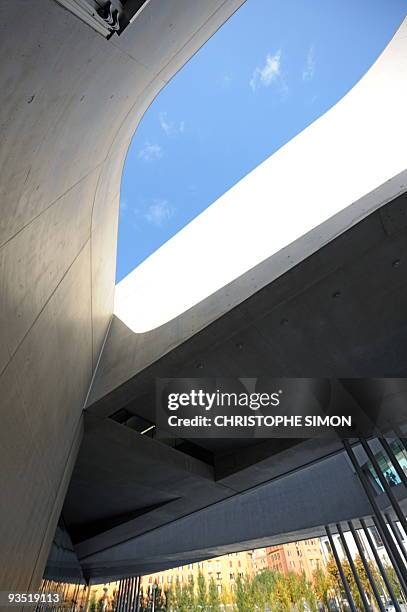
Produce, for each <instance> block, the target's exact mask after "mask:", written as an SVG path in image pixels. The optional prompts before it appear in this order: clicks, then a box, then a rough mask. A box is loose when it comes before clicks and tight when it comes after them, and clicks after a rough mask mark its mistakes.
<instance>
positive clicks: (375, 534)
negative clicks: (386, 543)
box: [369, 525, 383, 548]
mask: <svg viewBox="0 0 407 612" xmlns="http://www.w3.org/2000/svg"><path fill="white" fill-rule="evenodd" d="M369 531H370V533H371V534H372V536H373V541H374V543H375V546H376V548H381V547H382V546H383V540H382V538H381V537H380V534H379V532H378V531H377V528H376V527H375V526H374V525H372V526H371V527H369Z"/></svg>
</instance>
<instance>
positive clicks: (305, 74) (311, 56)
mask: <svg viewBox="0 0 407 612" xmlns="http://www.w3.org/2000/svg"><path fill="white" fill-rule="evenodd" d="M314 73H315V49H314V45H311V47H310V48H309V49H308V53H307V61H306V64H305V67H304V70H303V71H302V80H303V81H310V80H311V79H312V77H313V76H314Z"/></svg>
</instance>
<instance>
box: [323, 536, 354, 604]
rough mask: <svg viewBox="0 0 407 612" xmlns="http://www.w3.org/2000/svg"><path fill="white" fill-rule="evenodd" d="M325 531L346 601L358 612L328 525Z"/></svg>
mask: <svg viewBox="0 0 407 612" xmlns="http://www.w3.org/2000/svg"><path fill="white" fill-rule="evenodd" d="M325 531H326V535H327V536H328V540H329V544H330V545H331V550H332V554H333V556H334V559H335V563H336V567H337V568H338V572H339V576H340V577H341V581H342V584H343V588H344V589H345V593H346V599H347V600H348V603H349V607H350V609H351V610H352V612H357V610H356V606H355V602H354V601H353V597H352V593H351V591H350V588H349V584H348V581H347V580H346V576H345V574H344V572H343V568H342V565H341V560H340V559H339V555H338V551H337V550H336V548H335V543H334V540H333V537H332V534H331V530H330V529H329V526H328V525H325Z"/></svg>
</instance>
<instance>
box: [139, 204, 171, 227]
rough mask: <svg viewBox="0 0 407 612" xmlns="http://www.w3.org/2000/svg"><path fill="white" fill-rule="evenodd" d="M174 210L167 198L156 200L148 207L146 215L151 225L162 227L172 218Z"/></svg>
mask: <svg viewBox="0 0 407 612" xmlns="http://www.w3.org/2000/svg"><path fill="white" fill-rule="evenodd" d="M174 212H175V211H174V209H173V208H172V207H171V206H170V205H169V204H168V201H167V200H154V201H153V203H152V204H150V206H149V207H148V209H147V212H146V213H145V215H144V217H145V219H146V220H147V221H148V222H149V223H151V225H155V226H156V227H161V226H162V225H164V223H166V222H167V221H169V219H171V217H172V216H173V214H174Z"/></svg>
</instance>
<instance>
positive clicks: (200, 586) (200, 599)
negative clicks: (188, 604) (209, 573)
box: [196, 572, 208, 612]
mask: <svg viewBox="0 0 407 612" xmlns="http://www.w3.org/2000/svg"><path fill="white" fill-rule="evenodd" d="M196 603H197V607H198V610H202V612H206V611H207V609H208V593H207V588H206V580H205V576H204V575H203V574H202V572H199V574H198V580H197V597H196Z"/></svg>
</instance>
